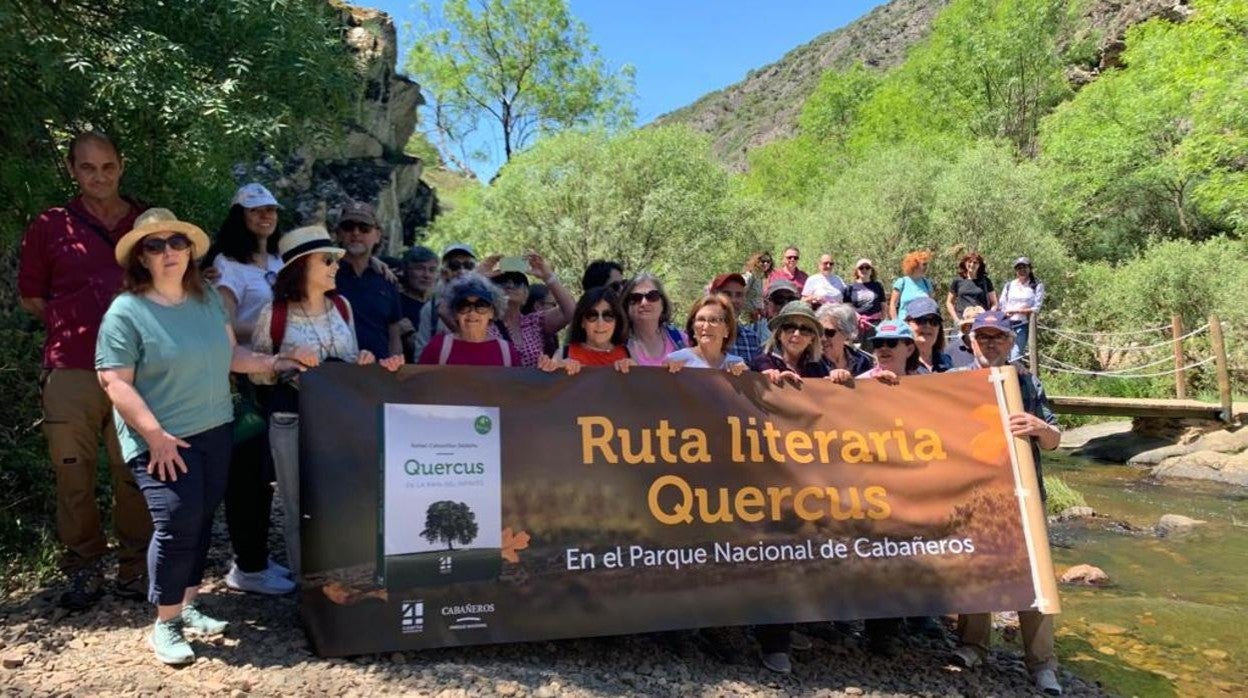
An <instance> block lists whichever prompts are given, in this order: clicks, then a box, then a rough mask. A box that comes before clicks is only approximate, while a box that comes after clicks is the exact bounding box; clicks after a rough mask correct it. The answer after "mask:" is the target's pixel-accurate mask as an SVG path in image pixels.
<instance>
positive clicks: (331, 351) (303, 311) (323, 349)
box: [297, 300, 341, 359]
mask: <svg viewBox="0 0 1248 698" xmlns="http://www.w3.org/2000/svg"><path fill="white" fill-rule="evenodd" d="M321 302H322V303H324V300H322V301H321ZM297 307H298V310H299V314H300V315H302V316H303V319H304V320H306V321H307V323H308V327H310V328H312V334H313V336H315V337H316V345H317V347H318V348H319V349H320V354H321V358H322V359H328V358H331V357H333V358H341V357H340V356H338V344H337V342H335V341H334V328H333V326H332V325H329V323H331V322H333V318H332V317H330V315H329V313H330V310H329V309H328V308H326V309H325V312H323V313H321V314H320V315H318V316H317V317H318V318H326V319H327V320H326V325H327V328H326V329H327V330H328V332H329V343H328V344H326V343H325V340H324V339H322V338H321V332H320V330H318V329H316V325H317V321H316V320H313V319H312V317H311V316H310V315H308V311H307V308H306V307H305V304H304V303H303V302H302V301H300V303H299V305H298V306H297Z"/></svg>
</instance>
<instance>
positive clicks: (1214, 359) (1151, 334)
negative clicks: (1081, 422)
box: [1027, 315, 1245, 422]
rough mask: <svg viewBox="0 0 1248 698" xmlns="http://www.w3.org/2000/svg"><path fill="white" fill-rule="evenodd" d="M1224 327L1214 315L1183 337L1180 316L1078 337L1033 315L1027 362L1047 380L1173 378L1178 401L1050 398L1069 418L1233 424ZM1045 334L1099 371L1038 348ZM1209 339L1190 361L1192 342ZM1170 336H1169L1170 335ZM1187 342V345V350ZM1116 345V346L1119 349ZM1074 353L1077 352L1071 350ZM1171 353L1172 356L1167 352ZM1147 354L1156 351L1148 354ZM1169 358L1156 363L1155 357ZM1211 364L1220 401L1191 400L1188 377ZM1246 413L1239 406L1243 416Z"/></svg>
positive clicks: (1079, 333)
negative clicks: (1158, 323)
mask: <svg viewBox="0 0 1248 698" xmlns="http://www.w3.org/2000/svg"><path fill="white" fill-rule="evenodd" d="M1222 330H1223V323H1222V322H1221V321H1220V320H1219V319H1218V317H1217V316H1216V315H1213V316H1210V317H1209V319H1208V322H1207V323H1206V324H1204V325H1202V326H1201V327H1198V328H1196V329H1194V330H1192V331H1190V332H1187V333H1184V331H1183V324H1182V320H1181V319H1180V318H1179V316H1177V315H1176V316H1174V317H1173V318H1172V319H1171V323H1170V326H1169V327H1165V326H1162V327H1152V328H1146V329H1140V330H1132V331H1129V332H1116V333H1115V332H1075V331H1071V330H1062V329H1057V328H1051V327H1046V326H1044V325H1040V324H1038V323H1036V319H1035V316H1034V315H1033V316H1032V324H1031V331H1030V332H1029V333H1028V357H1027V358H1028V363H1029V365H1030V367H1031V370H1032V371H1033V372H1036V373H1037V374H1038V375H1040V376H1041V377H1043V375H1044V374H1045V373H1046V372H1049V373H1066V374H1073V375H1083V376H1090V377H1095V378H1127V379H1156V378H1159V377H1164V376H1168V375H1172V376H1174V392H1175V396H1174V398H1168V399H1153V398H1121V397H1095V396H1076V395H1050V396H1049V404H1050V406H1051V407H1052V408H1053V411H1055V412H1059V413H1065V414H1096V415H1114V416H1120V417H1174V418H1203V419H1218V420H1222V421H1224V422H1231V421H1234V420H1235V419H1236V417H1237V415H1236V410H1235V406H1234V405H1233V404H1232V402H1231V377H1230V369H1229V367H1228V366H1227V358H1226V356H1227V355H1226V342H1225V339H1224V337H1223V332H1222ZM1040 332H1045V333H1046V334H1047V335H1048V337H1049V338H1051V339H1052V340H1053V342H1046V344H1048V345H1049V346H1053V345H1054V343H1055V342H1064V343H1067V344H1071V345H1075V346H1076V347H1078V348H1080V349H1082V350H1083V353H1084V354H1085V355H1088V356H1089V357H1090V362H1091V363H1095V364H1097V365H1098V366H1099V367H1100V368H1098V369H1096V370H1092V369H1087V368H1085V367H1082V366H1076V365H1072V364H1070V363H1067V362H1064V361H1062V360H1060V359H1057V358H1055V357H1053V356H1050V355H1047V354H1044V353H1041V352H1040V350H1039V349H1038V344H1039V343H1038V334H1039V333H1040ZM1205 334H1208V346H1207V349H1206V348H1205V343H1204V342H1200V343H1199V346H1200V347H1201V351H1202V352H1207V355H1206V356H1204V357H1203V358H1198V359H1195V360H1190V361H1189V352H1188V351H1187V350H1186V349H1187V348H1188V347H1190V346H1191V344H1190V342H1191V340H1192V339H1193V338H1196V337H1201V336H1203V335H1205ZM1167 335H1168V336H1167ZM1185 342H1186V343H1188V344H1187V345H1186V347H1185ZM1115 345H1117V346H1115ZM1072 348H1073V347H1072ZM1167 350H1168V351H1167ZM1149 352H1152V354H1151V355H1150V354H1149ZM1159 353H1161V354H1166V356H1163V357H1162V358H1160V359H1158V358H1156V355H1157V354H1159ZM1208 364H1213V365H1214V370H1215V375H1216V377H1217V384H1218V398H1219V399H1218V402H1216V403H1215V402H1204V401H1202V400H1192V399H1189V398H1188V394H1187V377H1188V374H1189V373H1190V372H1192V371H1195V370H1198V369H1201V367H1203V366H1206V365H1208ZM1244 412H1245V410H1244V409H1243V408H1242V407H1241V408H1240V413H1241V414H1242V413H1244Z"/></svg>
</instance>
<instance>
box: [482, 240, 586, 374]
mask: <svg viewBox="0 0 1248 698" xmlns="http://www.w3.org/2000/svg"><path fill="white" fill-rule="evenodd" d="M500 259H501V257H499V256H498V255H494V256H491V257H486V258H485V259H484V260H483V261H482V262H481V266H480V267H479V269H480V271H481V273H482V274H485V275H486V276H488V277H489V278H490V280H491V281H493V282H494V283H495V284H497V285H498V287H499V288H501V289H502V290H503V292H504V293H505V294H506V295H507V307H506V310H505V311H504V312H503V313H502V314H500V315H499V319H500V320H501V322H496V323H493V326H492V328H491V330H490V336H491V337H502V338H503V339H506V340H508V341H510V342H511V343H512V344H513V345H514V346H515V347H516V351H517V352H519V353H520V365H522V366H527V367H530V368H532V367H535V366H537V362H538V361H539V360H540V359H541V358H542V357H543V356H545V355H546V338H547V337H549V336H554V335H555V334H556V333H558V332H559V330H562V329H563V328H564V327H567V325H568V321H569V320H571V319H572V314H573V313H574V312H575V310H576V299H574V298H573V297H572V294H570V293H568V290H567V289H566V288H564V287H563V284H562V283H560V282H559V275H558V274H556V273H555V271H554V269H553V268H551V266H550V262H547V261H546V259H545V258H544V257H542V256H541V255H540V254H537V253H536V252H529V253H528V254H526V255H525V256H524V259H525V262H526V263H527V264H528V269H527V270H526V271H517V270H515V268H514V267H513V268H511V269H510V270H508V271H502V270H500V269H499V260H500ZM529 274H532V275H534V276H537V277H539V278H540V279H541V280H542V282H543V283H545V284H546V288H547V289H548V290H549V291H550V294H551V295H552V296H553V297H554V299H555V303H556V304H557V307H555V308H551V309H550V310H543V311H534V312H531V313H527V314H524V313H521V308H523V307H524V304H525V303H526V302H527V301H528V300H529ZM503 328H505V329H506V330H507V332H506V334H503V333H502V332H500V331H499V330H500V329H503Z"/></svg>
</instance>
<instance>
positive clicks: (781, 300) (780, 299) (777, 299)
mask: <svg viewBox="0 0 1248 698" xmlns="http://www.w3.org/2000/svg"><path fill="white" fill-rule="evenodd" d="M767 300H770V301H771V302H772V303H775V304H776V305H784V304H786V303H792V302H793V301H795V300H797V296H793V295H789V294H787V293H785V294H780V295H775V296H768V297H767Z"/></svg>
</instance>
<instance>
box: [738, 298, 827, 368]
mask: <svg viewBox="0 0 1248 698" xmlns="http://www.w3.org/2000/svg"><path fill="white" fill-rule="evenodd" d="M768 326H769V327H770V328H771V336H770V337H768V338H767V341H766V342H764V343H763V351H762V353H761V354H759V355H758V356H756V357H754V359H753V360H752V361H751V362H750V368H751V369H753V370H755V371H759V372H760V373H762V374H763V375H765V376H767V378H768V379H770V380H771V382H773V383H775V384H777V385H780V384H782V383H784V382H785V381H789V382H791V383H794V384H798V383H801V382H802V379H803V378H827V377H828V369H827V368H826V367H825V366H824V365H823V361H822V360H821V354H822V346H821V343H820V341H819V339H820V335H822V334H823V326H821V325H820V324H819V320H818V319H816V318H815V311H814V310H812V309H811V307H810V304H809V303H807V302H805V301H800V300H797V301H791V302H789V303H788V304H786V305H785V306H784V307H783V308H781V309H780V312H778V313H776V316H775V317H773V318H772V319H771V321H770V322H769V323H768Z"/></svg>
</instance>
